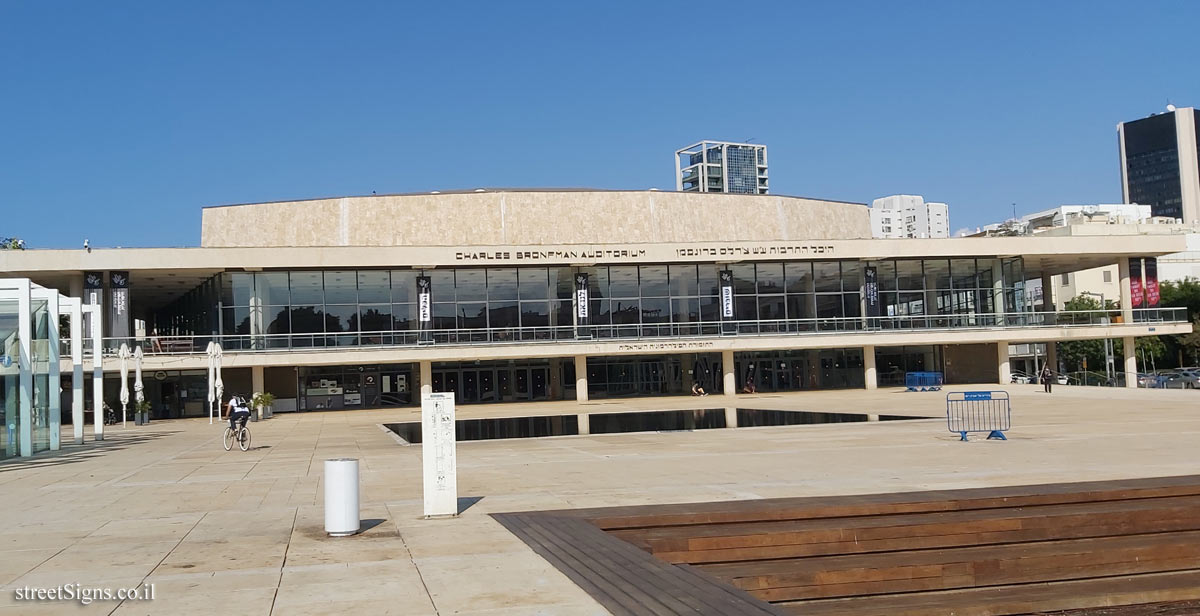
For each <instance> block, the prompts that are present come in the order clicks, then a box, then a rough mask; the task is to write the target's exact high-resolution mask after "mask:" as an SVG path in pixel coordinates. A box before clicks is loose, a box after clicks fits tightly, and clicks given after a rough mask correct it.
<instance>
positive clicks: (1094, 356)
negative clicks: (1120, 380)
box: [1058, 295, 1109, 372]
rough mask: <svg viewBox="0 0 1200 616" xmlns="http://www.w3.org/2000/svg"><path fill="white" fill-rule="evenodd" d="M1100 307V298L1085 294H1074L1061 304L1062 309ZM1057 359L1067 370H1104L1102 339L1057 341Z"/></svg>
mask: <svg viewBox="0 0 1200 616" xmlns="http://www.w3.org/2000/svg"><path fill="white" fill-rule="evenodd" d="M1105 303H1109V302H1105ZM1100 309H1101V306H1100V300H1097V299H1095V298H1092V297H1088V296H1086V295H1076V296H1075V297H1072V298H1071V299H1069V300H1067V301H1066V303H1064V304H1063V310H1100ZM1058 359H1059V361H1061V362H1062V364H1063V367H1064V368H1066V371H1067V372H1076V371H1079V370H1084V369H1085V368H1087V369H1089V370H1094V371H1100V370H1104V361H1105V356H1104V341H1103V340H1071V341H1069V342H1059V343H1058Z"/></svg>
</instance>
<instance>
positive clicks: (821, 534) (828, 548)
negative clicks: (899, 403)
mask: <svg viewBox="0 0 1200 616" xmlns="http://www.w3.org/2000/svg"><path fill="white" fill-rule="evenodd" d="M1188 530H1200V497H1174V498H1161V499H1141V500H1133V501H1111V502H1100V503H1085V504H1072V505H1058V506H1046V507H1026V508H1021V509H1015V510H1003V509H992V510H979V511H964V512H948V513H929V514H917V515H893V516H880V517H872V518H844V519H821V520H795V521H788V522H771V523H758V524H736V525H719V526H712V527H705V528H671V529H657V530H654V531H636V532H634V531H610V532H612V533H613V534H615V535H616V536H618V537H621V538H622V539H625V540H627V541H629V542H630V543H633V544H634V545H638V546H639V547H642V548H643V549H646V550H648V551H650V552H651V553H653V554H654V555H655V556H657V557H659V558H662V559H664V560H666V561H668V562H675V563H718V562H738V561H747V560H751V561H752V560H762V559H781V558H797V557H804V556H830V555H838V554H861V553H867V552H885V551H897V550H913V549H931V548H944V547H954V546H963V545H990V544H1003V543H1015V542H1029V541H1046V540H1053V539H1078V538H1087V537H1103V536H1118V535H1129V534H1144V533H1154V532H1168V531H1188ZM693 535H699V536H693Z"/></svg>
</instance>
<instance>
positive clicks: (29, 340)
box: [0, 278, 83, 458]
mask: <svg viewBox="0 0 1200 616" xmlns="http://www.w3.org/2000/svg"><path fill="white" fill-rule="evenodd" d="M78 309H79V304H78V302H77V301H74V300H72V299H70V298H66V297H63V296H61V295H59V294H58V291H56V290H54V289H47V288H44V287H41V286H38V285H36V284H33V283H31V282H30V281H29V280H28V279H24V278H0V413H2V414H3V415H2V417H3V426H2V427H0V458H11V457H16V456H22V457H28V456H32V455H34V454H36V453H39V452H42V451H47V450H55V449H59V448H60V447H61V445H62V436H61V424H62V422H61V413H62V404H61V397H60V395H59V388H60V386H61V378H60V366H59V362H60V358H59V351H60V343H61V340H60V338H61V337H60V332H59V327H60V316H64V315H67V316H69V318H79V316H78V314H77V313H78ZM67 338H68V340H69V342H70V347H71V351H72V352H71V360H72V362H73V363H74V364H75V366H78V367H79V368H80V369H81V368H82V353H81V349H82V340H81V336H80V334H79V329H78V328H71V332H70V334H69V335H68V336H67ZM71 391H72V400H73V401H82V399H83V387H82V379H73V382H72V390H71Z"/></svg>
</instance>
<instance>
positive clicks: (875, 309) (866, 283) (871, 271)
mask: <svg viewBox="0 0 1200 616" xmlns="http://www.w3.org/2000/svg"><path fill="white" fill-rule="evenodd" d="M863 294H864V295H866V300H867V316H868V317H877V316H879V312H880V310H879V272H878V271H877V270H876V269H875V268H874V267H872V266H867V268H866V269H865V270H864V273H863Z"/></svg>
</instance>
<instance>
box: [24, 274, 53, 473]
mask: <svg viewBox="0 0 1200 616" xmlns="http://www.w3.org/2000/svg"><path fill="white" fill-rule="evenodd" d="M30 306H31V308H32V309H33V319H32V321H31V326H32V344H31V345H30V352H31V354H32V358H31V359H32V360H33V364H32V365H33V407H32V408H31V409H30V413H29V417H30V421H31V422H32V424H33V430H32V432H33V434H32V436H33V452H34V453H37V452H39V451H47V450H49V449H50V343H51V340H50V318H51V315H50V311H49V306H48V304H47V302H46V300H44V299H37V298H34V299H33V300H32V301H31V303H30ZM53 318H55V319H57V318H58V315H54V317H53ZM55 344H57V341H55ZM54 389H55V391H54V395H56V396H57V395H58V384H57V383H55V386H54Z"/></svg>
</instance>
